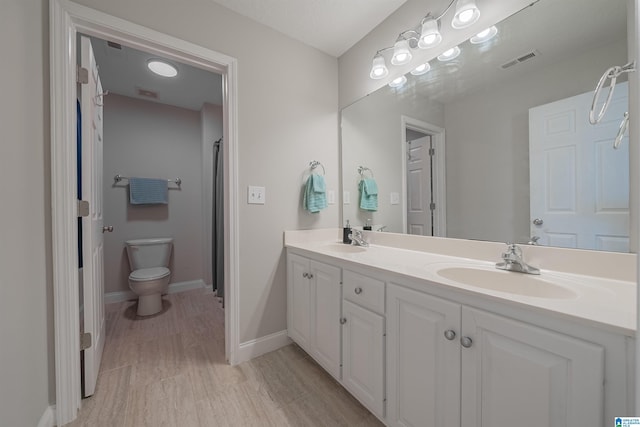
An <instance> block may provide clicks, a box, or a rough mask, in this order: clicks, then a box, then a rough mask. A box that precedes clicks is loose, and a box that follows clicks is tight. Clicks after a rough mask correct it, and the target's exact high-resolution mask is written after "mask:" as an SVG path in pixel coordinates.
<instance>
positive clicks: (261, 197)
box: [247, 185, 266, 205]
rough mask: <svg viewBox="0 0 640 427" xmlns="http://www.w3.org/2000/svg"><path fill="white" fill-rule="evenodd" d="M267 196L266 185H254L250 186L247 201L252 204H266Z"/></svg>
mask: <svg viewBox="0 0 640 427" xmlns="http://www.w3.org/2000/svg"><path fill="white" fill-rule="evenodd" d="M265 197H266V196H265V189H264V187H256V186H254V185H250V186H249V187H248V191H247V203H249V204H251V205H264V203H265Z"/></svg>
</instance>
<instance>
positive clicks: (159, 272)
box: [129, 267, 171, 282]
mask: <svg viewBox="0 0 640 427" xmlns="http://www.w3.org/2000/svg"><path fill="white" fill-rule="evenodd" d="M170 274H171V271H169V269H168V268H166V267H153V268H141V269H140V270H134V271H133V272H131V274H130V275H129V280H131V281H134V282H146V281H149V280H158V279H162V278H164V277H167V276H168V275H170Z"/></svg>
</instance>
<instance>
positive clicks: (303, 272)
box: [287, 254, 312, 352]
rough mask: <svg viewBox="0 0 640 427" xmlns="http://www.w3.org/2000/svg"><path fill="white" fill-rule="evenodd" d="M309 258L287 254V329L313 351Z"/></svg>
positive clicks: (296, 339)
mask: <svg viewBox="0 0 640 427" xmlns="http://www.w3.org/2000/svg"><path fill="white" fill-rule="evenodd" d="M308 274H309V260H308V259H307V258H304V257H301V256H299V255H296V254H288V255H287V288H288V290H287V331H288V334H289V336H290V337H291V339H292V340H294V341H295V342H296V343H298V344H299V345H300V346H301V347H302V348H303V349H305V350H306V351H307V352H309V351H311V350H310V349H311V307H312V305H311V281H310V280H309V278H308Z"/></svg>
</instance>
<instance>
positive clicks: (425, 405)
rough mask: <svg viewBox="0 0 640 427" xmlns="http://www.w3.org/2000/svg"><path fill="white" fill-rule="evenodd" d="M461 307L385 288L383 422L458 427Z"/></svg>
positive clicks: (400, 426) (401, 426)
mask: <svg viewBox="0 0 640 427" xmlns="http://www.w3.org/2000/svg"><path fill="white" fill-rule="evenodd" d="M459 335H460V304H455V303H452V302H450V301H446V300H443V299H440V298H436V297H433V296H431V295H427V294H424V293H422V292H416V291H413V290H410V289H406V288H404V287H401V286H397V285H392V284H391V285H389V286H388V287H387V422H388V424H389V426H393V427H443V426H460V342H459V341H458V340H459Z"/></svg>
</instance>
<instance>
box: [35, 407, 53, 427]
mask: <svg viewBox="0 0 640 427" xmlns="http://www.w3.org/2000/svg"><path fill="white" fill-rule="evenodd" d="M55 425H56V407H55V405H51V406H47V408H46V409H45V410H44V413H43V414H42V416H41V417H40V421H38V427H55Z"/></svg>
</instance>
